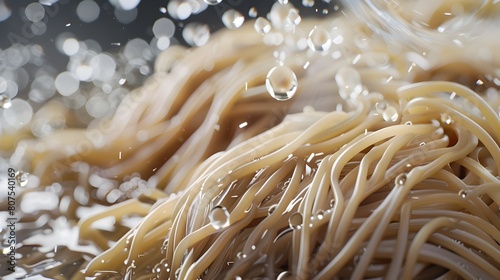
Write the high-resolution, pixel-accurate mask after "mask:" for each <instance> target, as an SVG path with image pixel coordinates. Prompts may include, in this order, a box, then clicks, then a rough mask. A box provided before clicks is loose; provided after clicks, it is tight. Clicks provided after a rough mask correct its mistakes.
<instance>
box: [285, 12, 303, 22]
mask: <svg viewBox="0 0 500 280" xmlns="http://www.w3.org/2000/svg"><path fill="white" fill-rule="evenodd" d="M286 19H287V20H288V22H289V23H291V24H293V25H299V23H300V22H301V21H302V18H301V17H300V15H299V12H298V11H297V10H295V9H291V10H290V12H288V16H287V17H286Z"/></svg>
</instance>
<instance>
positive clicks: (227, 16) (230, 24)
mask: <svg viewBox="0 0 500 280" xmlns="http://www.w3.org/2000/svg"><path fill="white" fill-rule="evenodd" d="M243 22H245V17H244V16H243V15H242V14H241V13H240V12H238V11H236V10H234V9H231V10H227V11H226V12H225V13H224V14H223V15H222V23H224V25H225V26H226V27H227V28H229V29H238V28H240V26H241V25H243Z"/></svg>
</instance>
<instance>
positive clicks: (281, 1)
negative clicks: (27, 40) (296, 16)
mask: <svg viewBox="0 0 500 280" xmlns="http://www.w3.org/2000/svg"><path fill="white" fill-rule="evenodd" d="M278 2H279V3H280V4H281V5H286V4H288V0H278Z"/></svg>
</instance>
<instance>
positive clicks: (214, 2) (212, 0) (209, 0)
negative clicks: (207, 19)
mask: <svg viewBox="0 0 500 280" xmlns="http://www.w3.org/2000/svg"><path fill="white" fill-rule="evenodd" d="M203 1H205V3H207V4H208V5H217V4H219V3H220V2H222V0H203Z"/></svg>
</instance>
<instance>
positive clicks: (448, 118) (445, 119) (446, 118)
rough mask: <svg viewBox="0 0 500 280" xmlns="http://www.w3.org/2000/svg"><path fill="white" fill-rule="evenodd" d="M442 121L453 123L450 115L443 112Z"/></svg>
mask: <svg viewBox="0 0 500 280" xmlns="http://www.w3.org/2000/svg"><path fill="white" fill-rule="evenodd" d="M441 122H442V123H445V124H451V123H452V122H453V121H452V119H451V116H450V115H448V114H446V113H443V114H441Z"/></svg>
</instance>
